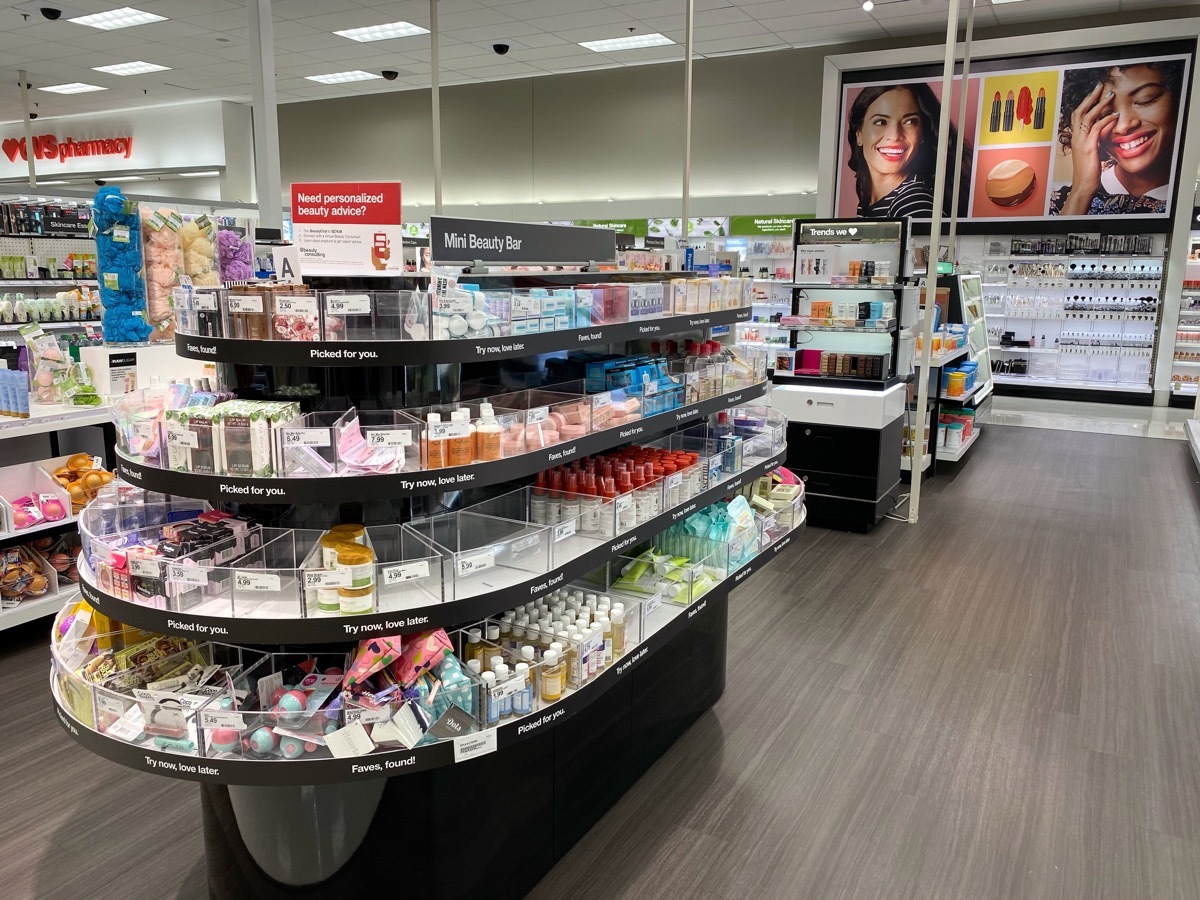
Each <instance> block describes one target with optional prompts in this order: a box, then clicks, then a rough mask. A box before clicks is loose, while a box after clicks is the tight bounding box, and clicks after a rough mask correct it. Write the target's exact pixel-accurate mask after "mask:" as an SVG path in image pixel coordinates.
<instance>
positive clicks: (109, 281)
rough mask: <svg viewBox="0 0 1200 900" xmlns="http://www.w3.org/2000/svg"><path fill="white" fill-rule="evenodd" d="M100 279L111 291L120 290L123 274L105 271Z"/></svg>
mask: <svg viewBox="0 0 1200 900" xmlns="http://www.w3.org/2000/svg"><path fill="white" fill-rule="evenodd" d="M100 281H101V283H102V284H103V285H104V286H105V287H106V288H108V289H109V290H110V291H116V290H120V288H121V276H119V275H118V274H117V273H116V272H105V273H104V274H103V275H101V276H100Z"/></svg>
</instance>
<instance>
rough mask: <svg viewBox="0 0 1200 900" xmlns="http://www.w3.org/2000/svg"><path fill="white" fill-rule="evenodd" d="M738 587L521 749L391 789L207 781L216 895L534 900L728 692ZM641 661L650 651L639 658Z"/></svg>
mask: <svg viewBox="0 0 1200 900" xmlns="http://www.w3.org/2000/svg"><path fill="white" fill-rule="evenodd" d="M728 614H729V604H728V596H727V594H722V595H721V596H712V597H709V598H708V600H707V601H703V600H702V601H700V602H699V603H698V604H697V605H696V606H694V607H693V608H692V609H691V610H689V611H688V612H687V613H685V615H690V616H691V621H690V622H689V623H688V627H687V628H685V629H684V630H683V631H682V632H681V633H680V634H678V635H677V636H676V637H675V638H674V639H672V640H671V641H670V642H668V643H667V644H666V645H665V646H663V647H662V648H660V649H659V650H657V651H656V652H654V653H652V654H649V655H648V656H646V657H645V658H644V659H643V660H642V661H641V663H640V664H639V665H638V666H636V667H635V668H634V669H633V670H632V671H631V672H630V673H629V677H627V678H622V679H620V680H619V681H618V682H617V683H616V684H614V685H613V687H612V688H611V689H610V690H608V691H605V692H604V693H603V694H601V695H600V696H599V697H597V698H596V699H595V700H594V702H592V703H589V704H588V705H587V706H586V707H585V708H583V709H581V710H579V711H578V712H577V713H575V714H574V715H572V716H570V717H568V718H567V719H565V720H564V721H563V722H562V723H561V724H560V725H555V726H554V727H553V728H547V729H546V730H544V731H543V732H542V733H541V734H535V735H533V736H532V737H530V738H528V739H526V740H524V741H522V742H521V744H520V745H519V746H518V747H513V748H510V749H509V750H508V751H507V752H504V751H502V752H498V753H492V754H490V755H487V756H483V757H480V758H478V759H475V760H472V761H470V762H467V763H462V764H459V765H453V766H447V767H444V768H439V769H431V770H426V771H420V772H412V773H410V774H404V775H397V776H394V777H392V778H389V779H386V780H377V781H368V782H357V783H351V784H329V785H316V786H305V787H244V786H231V785H220V784H203V785H202V786H201V792H202V809H203V817H204V839H205V845H206V848H207V855H208V882H209V895H210V896H211V897H212V898H213V900H244V898H246V897H255V898H259V900H306V898H311V900H318V898H320V900H362V898H363V897H370V896H384V895H388V894H392V893H397V892H399V893H405V894H408V893H412V894H414V895H419V896H421V897H422V898H423V900H441V898H446V900H452V898H453V900H476V898H481V897H487V898H489V900H504V898H513V900H516V898H520V897H524V896H525V895H526V894H527V893H528V892H529V891H530V890H531V889H532V888H533V886H534V885H536V884H537V882H538V881H539V880H541V878H542V877H543V876H544V875H545V874H546V873H547V872H549V871H550V869H551V868H552V867H553V866H554V864H555V863H556V862H557V861H558V860H559V859H561V858H562V857H563V856H564V855H565V854H566V853H567V851H568V850H570V849H571V847H572V846H574V845H575V843H576V842H577V841H578V840H579V839H580V838H581V837H583V835H584V834H586V833H587V831H588V830H589V829H590V828H591V827H592V826H593V825H595V823H596V822H597V821H599V820H600V818H601V816H603V815H604V813H605V812H607V811H608V810H609V809H610V808H611V807H612V806H613V805H614V804H615V803H616V802H617V800H619V799H620V798H621V796H622V795H623V794H624V793H625V792H626V791H627V790H628V789H629V788H630V787H631V786H632V785H633V783H634V782H635V781H637V779H638V778H639V777H641V775H642V774H643V773H644V772H645V771H646V770H647V769H649V768H650V766H651V765H653V763H654V762H655V761H656V760H657V759H658V758H659V757H661V756H662V755H663V754H664V753H665V752H666V751H667V750H668V749H669V748H670V746H671V745H672V744H673V743H674V742H675V741H676V740H677V739H678V738H679V736H680V735H682V734H683V733H684V731H686V730H687V729H688V727H689V726H690V725H691V724H692V723H693V722H695V721H696V720H697V719H698V718H700V716H701V715H703V714H704V712H705V711H706V710H708V709H709V708H710V707H712V706H713V704H715V703H716V702H717V700H718V699H719V698H720V697H721V694H722V693H723V692H724V690H725V658H726V646H727V640H728V627H729V615H728ZM635 652H636V651H635Z"/></svg>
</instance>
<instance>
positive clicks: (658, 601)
mask: <svg viewBox="0 0 1200 900" xmlns="http://www.w3.org/2000/svg"><path fill="white" fill-rule="evenodd" d="M660 606H662V591H659V592H658V593H657V594H655V595H654V596H652V597H647V598H646V605H645V606H644V607H643V609H642V615H644V616H648V615H651V614H652V613H653V612H654V611H655V610H656V609H658V608H659V607H660Z"/></svg>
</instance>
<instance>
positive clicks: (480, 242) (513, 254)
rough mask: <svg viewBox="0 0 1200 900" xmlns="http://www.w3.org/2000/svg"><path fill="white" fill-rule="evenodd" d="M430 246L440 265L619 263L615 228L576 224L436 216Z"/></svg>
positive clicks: (433, 218)
mask: <svg viewBox="0 0 1200 900" xmlns="http://www.w3.org/2000/svg"><path fill="white" fill-rule="evenodd" d="M429 246H430V247H431V248H432V254H433V261H434V262H435V263H471V262H476V261H479V262H483V263H495V264H497V265H515V264H525V265H582V264H586V263H589V262H610V263H611V262H616V261H617V244H616V233H615V232H613V231H609V230H608V229H607V228H580V227H576V226H574V225H535V224H533V223H532V222H498V221H493V220H491V219H456V218H451V217H449V216H431V217H430V219H429Z"/></svg>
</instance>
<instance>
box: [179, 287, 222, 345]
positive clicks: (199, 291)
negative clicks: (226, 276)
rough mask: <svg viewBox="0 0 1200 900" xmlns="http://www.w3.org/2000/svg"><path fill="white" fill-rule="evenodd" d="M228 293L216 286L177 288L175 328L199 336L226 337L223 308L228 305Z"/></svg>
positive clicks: (183, 332)
mask: <svg viewBox="0 0 1200 900" xmlns="http://www.w3.org/2000/svg"><path fill="white" fill-rule="evenodd" d="M227 294H228V292H227V291H224V290H220V289H216V288H193V289H189V288H176V289H175V291H174V299H175V330H176V331H177V332H179V333H180V334H192V335H196V336H197V337H210V338H219V337H224V336H225V320H224V316H223V314H222V310H223V309H224V308H225V306H226V305H227V302H226V297H227Z"/></svg>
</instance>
